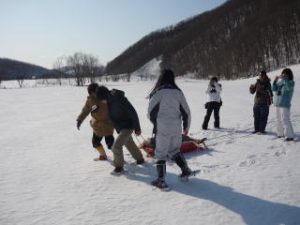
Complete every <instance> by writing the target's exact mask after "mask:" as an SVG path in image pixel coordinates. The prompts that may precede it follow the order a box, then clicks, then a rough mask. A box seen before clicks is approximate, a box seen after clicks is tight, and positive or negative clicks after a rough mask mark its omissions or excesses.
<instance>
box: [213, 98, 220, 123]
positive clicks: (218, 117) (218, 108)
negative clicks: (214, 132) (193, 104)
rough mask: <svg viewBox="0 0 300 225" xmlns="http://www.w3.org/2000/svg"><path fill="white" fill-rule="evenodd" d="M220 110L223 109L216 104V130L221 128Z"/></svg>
mask: <svg viewBox="0 0 300 225" xmlns="http://www.w3.org/2000/svg"><path fill="white" fill-rule="evenodd" d="M220 108H221V105H220V103H219V102H215V104H214V117H215V123H214V126H215V128H220V115H219V112H220Z"/></svg>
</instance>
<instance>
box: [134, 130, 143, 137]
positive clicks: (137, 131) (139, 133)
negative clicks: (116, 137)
mask: <svg viewBox="0 0 300 225" xmlns="http://www.w3.org/2000/svg"><path fill="white" fill-rule="evenodd" d="M134 133H135V134H136V136H140V135H141V133H142V132H141V131H140V130H136V131H134Z"/></svg>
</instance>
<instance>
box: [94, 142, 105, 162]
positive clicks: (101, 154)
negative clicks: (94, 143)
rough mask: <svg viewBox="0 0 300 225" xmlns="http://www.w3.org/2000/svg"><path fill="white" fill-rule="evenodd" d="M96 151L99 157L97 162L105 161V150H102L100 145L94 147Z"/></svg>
mask: <svg viewBox="0 0 300 225" xmlns="http://www.w3.org/2000/svg"><path fill="white" fill-rule="evenodd" d="M96 150H97V151H98V152H99V154H100V156H99V160H107V156H106V153H105V150H104V148H103V146H102V145H100V146H98V147H96Z"/></svg>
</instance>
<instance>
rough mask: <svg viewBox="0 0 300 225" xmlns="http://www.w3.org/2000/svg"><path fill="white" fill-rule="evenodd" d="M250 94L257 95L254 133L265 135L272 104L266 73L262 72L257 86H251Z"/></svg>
mask: <svg viewBox="0 0 300 225" xmlns="http://www.w3.org/2000/svg"><path fill="white" fill-rule="evenodd" d="M249 90H250V93H251V94H254V93H256V94H255V98H254V106H253V114H254V131H253V133H254V134H255V133H257V134H265V133H266V126H267V122H268V116H269V106H270V105H271V104H272V96H273V93H272V89H271V83H270V79H269V77H268V76H267V73H266V71H264V70H263V71H261V72H260V74H259V77H258V79H257V80H256V83H255V84H252V85H250V88H249Z"/></svg>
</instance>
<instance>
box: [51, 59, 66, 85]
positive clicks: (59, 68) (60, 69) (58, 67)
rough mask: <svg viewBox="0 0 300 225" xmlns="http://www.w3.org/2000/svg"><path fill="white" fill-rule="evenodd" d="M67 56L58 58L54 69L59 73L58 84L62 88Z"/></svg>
mask: <svg viewBox="0 0 300 225" xmlns="http://www.w3.org/2000/svg"><path fill="white" fill-rule="evenodd" d="M65 60H66V57H65V56H59V57H57V59H56V61H55V62H54V63H53V69H55V70H56V71H57V72H58V76H57V82H58V84H59V85H60V86H61V85H62V81H61V80H62V78H63V75H64V71H63V67H64V65H65Z"/></svg>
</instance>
